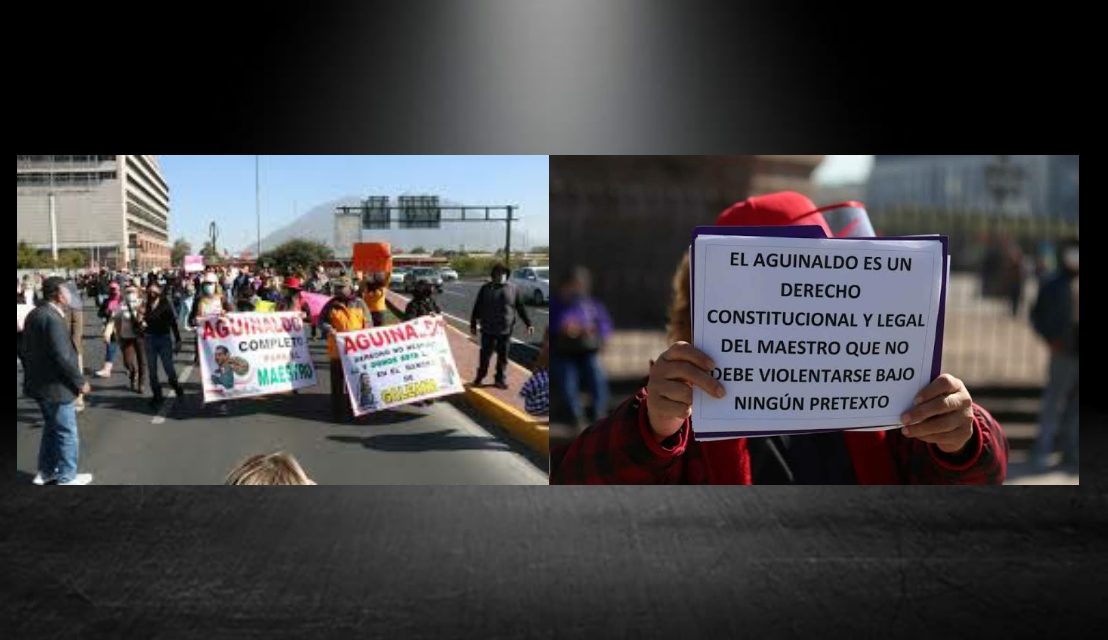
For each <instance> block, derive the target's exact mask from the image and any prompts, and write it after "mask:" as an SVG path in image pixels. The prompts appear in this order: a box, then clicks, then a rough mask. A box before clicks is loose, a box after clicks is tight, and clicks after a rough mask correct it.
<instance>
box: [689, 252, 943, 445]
mask: <svg viewBox="0 0 1108 640" xmlns="http://www.w3.org/2000/svg"><path fill="white" fill-rule="evenodd" d="M695 243H696V245H695V252H694V257H693V259H694V265H693V282H692V287H693V303H694V308H693V344H694V345H695V346H696V347H697V348H699V349H700V350H701V351H703V352H705V353H706V354H707V355H708V356H710V357H711V358H712V359H713V361H714V362H715V364H716V369H715V370H713V372H712V374H713V377H715V378H716V379H717V380H719V381H720V382H721V383H722V384H723V386H724V388H725V389H726V395H725V397H724V398H722V399H718V400H717V399H715V398H713V397H711V396H710V395H708V394H707V393H705V392H704V391H702V390H701V389H699V388H697V387H694V396H693V416H692V421H693V425H694V429H695V432H696V434H697V438H698V439H701V440H709V439H720V438H733V437H740V436H743V435H772V434H778V433H798V432H810V431H826V430H835V429H859V428H872V427H893V426H898V425H899V420H900V416H901V415H902V414H903V413H904V411H906V410H907V409H909V408H910V407H911V406H912V400H913V398H914V396H915V394H916V393H918V392H919V391H920V390H921V389H922V388H923V387H924V386H926V385H927V384H928V383H929V382H930V381H931V370H932V360H933V358H934V354H935V351H936V328H937V325H938V320H939V317H938V316H939V309H940V303H941V301H942V284H943V273H944V271H945V265H944V256H943V247H942V244H941V243H940V242H938V241H935V240H845V239H833V240H832V239H814V238H781V237H750V236H712V235H701V236H698V237H697V239H696V240H695Z"/></svg>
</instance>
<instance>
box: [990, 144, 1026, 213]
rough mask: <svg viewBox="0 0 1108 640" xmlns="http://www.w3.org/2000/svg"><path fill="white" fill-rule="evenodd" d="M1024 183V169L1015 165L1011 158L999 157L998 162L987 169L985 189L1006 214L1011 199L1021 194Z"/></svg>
mask: <svg viewBox="0 0 1108 640" xmlns="http://www.w3.org/2000/svg"><path fill="white" fill-rule="evenodd" d="M1022 182H1023V168H1022V167H1020V166H1018V165H1014V164H1012V162H1011V158H1010V156H997V157H996V161H994V162H991V163H989V164H988V165H987V166H986V167H985V187H986V188H987V189H988V190H989V193H990V194H992V196H993V200H994V201H996V204H997V208H998V209H1000V211H1001V212H1004V209H1005V205H1006V204H1007V203H1008V201H1009V198H1011V197H1012V196H1015V195H1017V194H1019V192H1020V190H1021V188H1022Z"/></svg>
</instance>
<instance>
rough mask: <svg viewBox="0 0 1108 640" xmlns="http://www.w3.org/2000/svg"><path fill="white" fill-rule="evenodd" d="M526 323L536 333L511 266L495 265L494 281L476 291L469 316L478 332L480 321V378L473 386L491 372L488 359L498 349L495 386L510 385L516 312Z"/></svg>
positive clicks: (470, 323)
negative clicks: (507, 370) (508, 376)
mask: <svg viewBox="0 0 1108 640" xmlns="http://www.w3.org/2000/svg"><path fill="white" fill-rule="evenodd" d="M517 313H518V314H519V317H520V318H521V319H522V320H523V324H524V325H526V326H527V335H532V334H534V333H535V327H534V326H532V325H531V318H529V317H528V316H527V308H526V307H525V306H524V305H523V298H522V297H520V295H519V289H517V288H516V286H515V285H513V284H511V283H510V282H508V268H507V267H505V266H504V265H502V264H497V265H495V266H494V267H493V268H492V282H488V283H485V285H484V286H482V287H481V288H480V289H479V290H478V291H477V300H476V301H475V302H474V303H473V313H472V314H471V315H470V319H469V331H470V333H472V334H473V335H477V325H478V323H480V325H481V362H480V364H479V365H478V366H477V378H476V379H475V380H474V381H473V386H475V387H476V386H480V385H481V381H482V380H483V379H484V378H485V374H486V373H488V372H489V360H490V359H491V358H492V352H493V350H494V349H495V350H496V386H497V387H499V388H501V389H507V388H508V383H507V380H506V379H505V378H504V370H505V368H507V366H508V341H509V340H511V338H512V330H513V329H514V328H515V324H516V318H515V317H516V314H517Z"/></svg>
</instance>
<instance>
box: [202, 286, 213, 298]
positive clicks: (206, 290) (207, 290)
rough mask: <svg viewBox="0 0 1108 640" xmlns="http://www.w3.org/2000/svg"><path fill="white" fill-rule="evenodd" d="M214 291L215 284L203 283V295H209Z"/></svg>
mask: <svg viewBox="0 0 1108 640" xmlns="http://www.w3.org/2000/svg"><path fill="white" fill-rule="evenodd" d="M214 292H215V285H212V284H206V285H204V295H208V296H210V295H212V293H214Z"/></svg>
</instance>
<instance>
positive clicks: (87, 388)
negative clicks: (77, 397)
mask: <svg viewBox="0 0 1108 640" xmlns="http://www.w3.org/2000/svg"><path fill="white" fill-rule="evenodd" d="M90 393H92V385H90V384H89V383H88V380H85V383H84V384H83V385H81V395H83V396H86V395H88V394H90Z"/></svg>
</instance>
